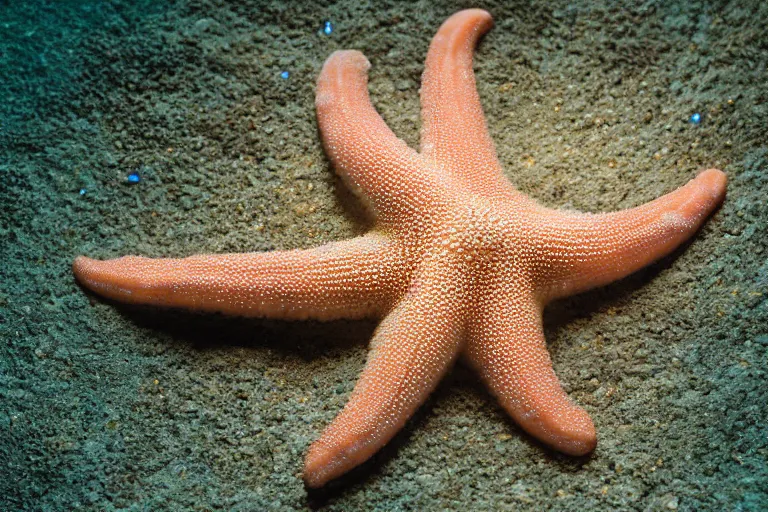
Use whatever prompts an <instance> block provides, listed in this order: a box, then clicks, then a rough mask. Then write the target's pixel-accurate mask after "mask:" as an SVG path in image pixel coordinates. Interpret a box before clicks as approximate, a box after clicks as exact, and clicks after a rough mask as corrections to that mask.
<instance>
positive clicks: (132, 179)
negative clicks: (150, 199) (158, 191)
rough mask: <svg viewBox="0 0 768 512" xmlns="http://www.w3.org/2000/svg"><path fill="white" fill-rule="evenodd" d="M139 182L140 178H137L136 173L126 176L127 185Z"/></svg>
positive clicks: (137, 174)
mask: <svg viewBox="0 0 768 512" xmlns="http://www.w3.org/2000/svg"><path fill="white" fill-rule="evenodd" d="M140 181H141V176H139V173H138V172H137V171H133V172H131V174H129V175H128V183H138V182H140Z"/></svg>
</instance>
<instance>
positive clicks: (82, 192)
mask: <svg viewBox="0 0 768 512" xmlns="http://www.w3.org/2000/svg"><path fill="white" fill-rule="evenodd" d="M86 192H88V191H87V190H85V189H84V188H81V189H80V195H81V196H84V195H85V193H86Z"/></svg>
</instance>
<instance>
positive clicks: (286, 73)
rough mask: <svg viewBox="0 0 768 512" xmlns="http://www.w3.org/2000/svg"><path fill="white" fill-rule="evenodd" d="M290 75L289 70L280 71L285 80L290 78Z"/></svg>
mask: <svg viewBox="0 0 768 512" xmlns="http://www.w3.org/2000/svg"><path fill="white" fill-rule="evenodd" d="M289 76H291V74H290V73H289V72H287V71H283V72H282V73H280V78H282V79H283V80H288V77H289Z"/></svg>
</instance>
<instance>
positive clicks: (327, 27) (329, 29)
mask: <svg viewBox="0 0 768 512" xmlns="http://www.w3.org/2000/svg"><path fill="white" fill-rule="evenodd" d="M331 33H333V23H331V22H330V21H326V22H325V23H323V34H325V35H327V36H329V35H331Z"/></svg>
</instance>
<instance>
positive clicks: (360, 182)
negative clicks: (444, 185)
mask: <svg viewBox="0 0 768 512" xmlns="http://www.w3.org/2000/svg"><path fill="white" fill-rule="evenodd" d="M368 68H370V64H369V62H368V59H366V58H365V56H364V55H363V54H362V53H360V52H358V51H354V50H344V51H337V52H334V53H333V54H332V55H331V56H330V57H328V60H326V62H325V65H323V69H322V71H321V72H320V76H319V78H318V80H317V97H316V100H315V104H316V107H317V121H318V124H319V126H320V133H321V135H322V138H323V145H324V147H325V151H326V153H327V154H328V157H329V158H330V160H331V162H332V163H333V165H334V168H335V169H336V172H337V173H338V174H339V175H340V176H341V177H342V178H343V179H344V181H345V183H346V184H347V185H348V186H349V188H350V189H351V190H352V191H353V192H355V194H356V195H357V196H358V197H359V198H360V199H361V200H362V201H364V202H365V204H366V206H368V207H369V208H370V209H371V210H372V212H373V213H374V214H375V215H376V217H377V218H383V220H384V221H386V220H388V219H389V220H391V219H393V218H397V217H399V216H402V215H404V214H405V215H408V213H409V212H411V213H412V212H413V210H414V208H413V207H414V206H415V205H416V203H417V202H418V201H417V198H418V197H419V196H418V195H417V194H414V193H413V190H414V189H418V190H422V191H423V190H430V188H431V185H432V184H433V182H434V181H435V179H434V175H433V174H432V173H430V172H425V170H424V166H422V165H421V160H422V159H421V156H420V155H419V154H418V153H416V151H414V150H413V149H411V148H410V147H408V145H407V144H406V143H405V142H403V141H402V140H401V139H399V138H397V136H395V134H394V133H392V131H391V130H390V129H389V127H388V126H387V125H386V123H384V120H383V119H382V118H381V116H380V115H379V114H378V112H376V109H374V107H373V105H372V104H371V101H370V98H369V96H368ZM422 202H423V201H422Z"/></svg>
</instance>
